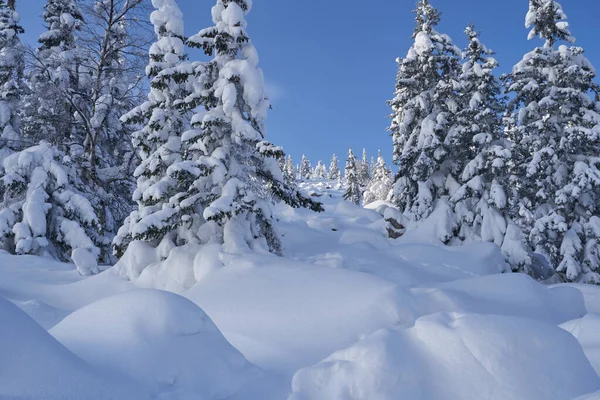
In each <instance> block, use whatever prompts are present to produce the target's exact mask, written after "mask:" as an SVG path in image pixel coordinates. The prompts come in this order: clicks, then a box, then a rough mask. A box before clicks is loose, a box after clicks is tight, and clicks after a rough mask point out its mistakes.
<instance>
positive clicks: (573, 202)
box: [504, 0, 600, 283]
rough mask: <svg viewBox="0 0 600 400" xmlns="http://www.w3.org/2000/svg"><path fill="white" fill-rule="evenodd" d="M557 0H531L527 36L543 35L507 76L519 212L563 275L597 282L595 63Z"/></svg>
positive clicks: (599, 191)
mask: <svg viewBox="0 0 600 400" xmlns="http://www.w3.org/2000/svg"><path fill="white" fill-rule="evenodd" d="M566 19H567V17H566V15H565V13H564V12H563V9H562V6H561V5H560V4H559V3H558V2H556V1H553V0H530V2H529V11H528V13H527V17H526V25H527V27H530V28H531V31H530V34H529V39H533V38H535V37H536V36H539V37H540V38H541V39H542V40H544V41H545V43H544V45H543V46H542V47H537V48H535V49H534V50H533V51H531V52H529V53H527V54H526V55H525V56H524V57H523V60H522V61H520V62H519V63H518V64H517V65H515V67H514V68H513V70H512V72H511V73H510V74H508V75H506V76H505V77H504V84H505V88H506V92H507V93H509V94H510V95H511V97H512V99H511V101H510V103H509V107H508V113H507V118H506V126H507V134H508V135H509V137H511V138H512V139H513V140H514V141H515V163H516V167H515V169H514V179H513V181H512V182H511V183H512V185H513V187H514V188H515V193H514V203H515V212H514V215H513V218H514V219H516V220H517V221H518V222H519V224H520V225H521V226H522V227H523V230H524V231H525V233H526V234H527V235H528V238H529V241H530V242H531V245H532V246H533V247H534V248H535V250H536V251H537V252H539V253H541V254H543V255H544V256H545V257H546V258H547V260H548V261H549V262H550V264H551V265H552V266H553V267H555V268H556V270H557V272H558V274H559V276H560V277H561V278H562V279H564V280H567V281H577V282H595V283H600V275H599V272H600V247H599V246H600V245H599V243H600V218H598V213H599V209H598V204H599V201H600V197H599V196H600V179H599V177H600V171H599V170H598V168H597V162H596V159H597V153H598V148H599V144H600V142H599V139H598V138H599V136H598V129H599V128H598V124H599V122H600V114H599V111H600V110H599V109H598V105H597V104H596V103H595V102H594V101H593V100H592V96H593V95H594V92H595V93H598V86H597V85H596V84H595V83H594V82H593V79H594V77H595V72H594V68H593V67H592V65H591V63H590V62H589V61H588V60H587V59H586V58H585V56H584V51H583V49H582V48H580V47H574V46H566V45H560V46H559V47H558V48H557V47H556V46H555V45H556V43H557V42H559V41H567V42H573V41H574V39H573V37H572V36H571V33H570V30H569V26H568V23H567V22H566Z"/></svg>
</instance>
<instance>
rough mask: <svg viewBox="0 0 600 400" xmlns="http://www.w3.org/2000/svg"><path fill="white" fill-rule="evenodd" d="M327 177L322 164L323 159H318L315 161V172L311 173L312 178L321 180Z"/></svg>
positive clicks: (325, 168)
mask: <svg viewBox="0 0 600 400" xmlns="http://www.w3.org/2000/svg"><path fill="white" fill-rule="evenodd" d="M326 177H327V167H326V166H325V164H323V161H321V160H319V162H317V166H316V167H315V172H314V174H313V179H318V180H323V179H325V178H326Z"/></svg>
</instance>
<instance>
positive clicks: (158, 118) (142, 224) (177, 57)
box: [113, 0, 189, 255]
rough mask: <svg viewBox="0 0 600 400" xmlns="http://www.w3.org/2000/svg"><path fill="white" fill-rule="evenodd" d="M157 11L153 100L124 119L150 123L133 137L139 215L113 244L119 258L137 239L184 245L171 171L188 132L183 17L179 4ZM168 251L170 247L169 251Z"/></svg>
mask: <svg viewBox="0 0 600 400" xmlns="http://www.w3.org/2000/svg"><path fill="white" fill-rule="evenodd" d="M153 4H154V5H155V6H156V8H157V9H156V10H155V11H154V12H153V13H152V15H151V17H150V19H151V22H152V24H153V25H154V31H155V33H156V36H157V40H156V42H155V43H154V44H153V45H152V46H151V47H150V60H149V64H148V67H147V68H146V73H147V75H148V79H149V80H150V86H151V89H150V94H149V95H148V100H147V101H146V102H145V103H144V104H142V105H141V106H138V107H136V108H134V109H133V110H132V111H131V112H129V113H128V114H126V115H125V116H124V117H123V121H124V122H125V123H138V124H145V125H144V126H143V127H142V129H140V130H139V131H137V132H135V133H134V135H133V144H134V147H135V148H136V149H137V151H138V155H139V157H140V159H141V163H140V165H139V166H138V167H137V168H136V170H135V172H134V176H135V177H136V178H137V188H136V190H135V192H134V200H135V201H136V202H137V204H138V208H137V210H134V211H133V212H132V213H131V215H130V216H129V217H128V218H127V219H126V220H125V222H124V224H123V226H122V227H121V228H120V229H119V232H118V234H117V236H116V237H115V239H114V241H113V243H114V246H115V251H116V254H117V255H121V254H123V252H124V251H125V250H126V248H127V246H128V245H129V243H130V242H131V241H132V240H140V241H145V242H148V243H151V244H152V245H154V246H158V245H159V243H161V242H162V241H165V243H178V242H180V241H181V240H184V239H183V238H181V237H179V236H178V235H177V232H176V231H177V228H178V227H179V225H180V223H181V221H180V216H179V214H180V212H179V211H178V210H177V207H176V206H175V205H174V204H172V202H171V198H172V197H173V196H174V195H176V194H177V193H179V190H180V189H181V186H182V185H181V183H180V182H179V181H178V179H177V176H174V175H173V173H171V167H172V166H173V165H174V164H176V163H178V162H180V161H182V156H181V135H182V134H183V132H184V131H185V130H186V128H187V123H186V115H185V113H184V112H183V111H182V110H181V109H180V107H179V106H180V105H181V104H183V99H184V98H185V97H186V96H187V95H188V94H189V92H188V90H187V89H186V79H184V78H183V77H182V76H181V75H180V73H179V71H178V70H177V68H178V67H179V66H180V65H181V64H182V62H183V61H184V60H185V58H186V57H185V45H184V40H185V38H184V33H183V14H182V13H181V11H180V9H179V7H178V6H177V2H176V1H175V0H154V2H153ZM167 247H168V246H167Z"/></svg>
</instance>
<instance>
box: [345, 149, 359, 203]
mask: <svg viewBox="0 0 600 400" xmlns="http://www.w3.org/2000/svg"><path fill="white" fill-rule="evenodd" d="M357 164H358V162H357V160H356V157H355V156H354V153H353V152H352V149H350V151H349V152H348V158H347V159H346V168H345V171H344V172H345V178H346V193H345V194H344V199H345V200H348V201H349V202H351V203H354V204H356V205H360V200H361V198H362V191H361V187H360V180H359V178H358V165H357Z"/></svg>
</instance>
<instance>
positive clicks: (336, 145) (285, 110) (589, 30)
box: [17, 0, 600, 165]
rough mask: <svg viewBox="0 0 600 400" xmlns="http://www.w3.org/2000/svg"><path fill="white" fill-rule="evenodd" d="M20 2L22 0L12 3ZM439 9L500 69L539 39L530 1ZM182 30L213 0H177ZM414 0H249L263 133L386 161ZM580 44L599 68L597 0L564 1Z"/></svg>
mask: <svg viewBox="0 0 600 400" xmlns="http://www.w3.org/2000/svg"><path fill="white" fill-rule="evenodd" d="M19 3H20V4H19ZM432 3H433V4H434V5H435V6H436V7H438V8H439V9H440V10H441V11H442V13H443V14H442V22H441V24H440V26H439V27H438V30H439V31H440V32H444V33H448V34H449V35H450V36H451V37H452V38H453V40H454V42H455V44H456V45H458V46H459V47H461V48H462V47H464V45H465V39H464V35H463V33H462V32H463V30H464V27H465V26H466V25H467V23H468V22H469V21H471V22H473V23H474V24H475V25H476V26H477V28H478V29H479V30H481V31H482V33H483V35H482V40H483V42H484V43H485V44H487V46H488V47H490V48H492V49H494V50H495V51H496V52H497V53H498V54H497V56H496V57H497V59H498V60H499V61H500V64H501V68H500V70H501V72H507V71H509V70H510V68H511V67H512V65H513V64H515V63H516V62H518V61H519V60H520V59H521V57H522V56H523V54H524V53H525V52H527V51H529V50H531V49H532V48H533V47H534V46H537V45H540V44H541V42H540V41H539V40H538V39H536V40H532V41H530V42H528V41H527V30H526V29H525V27H524V20H525V13H526V12H527V8H528V0H502V1H492V0H432ZM43 4H44V0H18V1H17V7H18V8H19V11H20V14H21V16H22V22H23V25H24V27H25V29H26V30H27V34H26V36H25V40H26V41H27V42H29V43H32V44H33V43H35V40H36V38H37V36H38V35H39V33H40V32H41V31H42V27H41V25H40V14H41V9H42V6H43ZM179 4H180V6H181V8H182V10H183V12H184V16H185V23H186V33H187V34H190V35H191V34H194V33H196V32H197V31H198V30H200V29H202V28H205V27H207V26H209V25H210V8H211V7H212V6H213V5H214V1H213V0H179ZM414 4H415V1H413V0H369V1H367V0H304V1H292V0H254V6H253V9H252V12H251V13H250V14H249V16H248V25H249V26H248V29H249V32H250V35H251V39H252V41H253V42H254V44H255V45H256V47H257V49H258V52H259V56H260V58H261V67H262V69H263V70H264V72H265V78H266V81H267V84H268V88H269V92H270V97H271V101H272V103H273V110H272V111H271V112H270V114H269V117H268V122H267V127H268V133H267V135H268V139H269V140H270V141H272V142H274V143H275V144H278V145H282V146H283V147H284V148H285V150H286V151H287V152H288V153H289V154H291V155H292V156H293V157H294V161H295V162H298V161H299V159H300V156H301V155H302V153H306V154H307V156H308V157H309V158H310V160H311V161H312V162H313V165H314V164H316V162H317V161H318V160H319V159H321V160H323V161H325V162H328V161H329V159H330V158H331V154H332V153H334V152H335V153H337V154H338V155H339V156H342V157H340V158H345V155H346V154H347V151H348V148H349V147H353V148H354V150H355V152H357V153H360V152H361V151H362V148H363V147H366V148H367V151H368V153H369V156H375V155H376V154H377V149H381V150H382V151H383V152H384V155H385V156H386V159H387V161H388V162H389V161H390V159H391V152H392V148H391V138H390V137H389V135H388V133H387V132H386V127H387V126H388V124H389V121H388V119H387V115H388V114H389V112H390V111H389V109H388V107H387V106H386V103H385V102H386V100H388V99H390V98H391V97H392V95H393V91H394V80H395V75H396V63H395V59H396V58H397V57H398V56H404V55H405V54H406V52H407V50H408V48H409V47H410V45H411V38H410V36H411V34H412V31H413V27H414V16H413V14H412V13H411V10H413V9H414ZM561 4H562V5H563V8H564V9H565V12H566V13H567V15H568V16H569V21H570V23H571V31H572V33H573V35H574V36H575V37H576V38H577V45H579V46H582V47H583V48H584V49H585V50H586V55H587V56H588V58H589V59H590V60H591V61H592V63H593V64H594V65H595V66H596V68H598V69H599V70H600V27H599V26H600V1H598V0H562V1H561Z"/></svg>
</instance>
